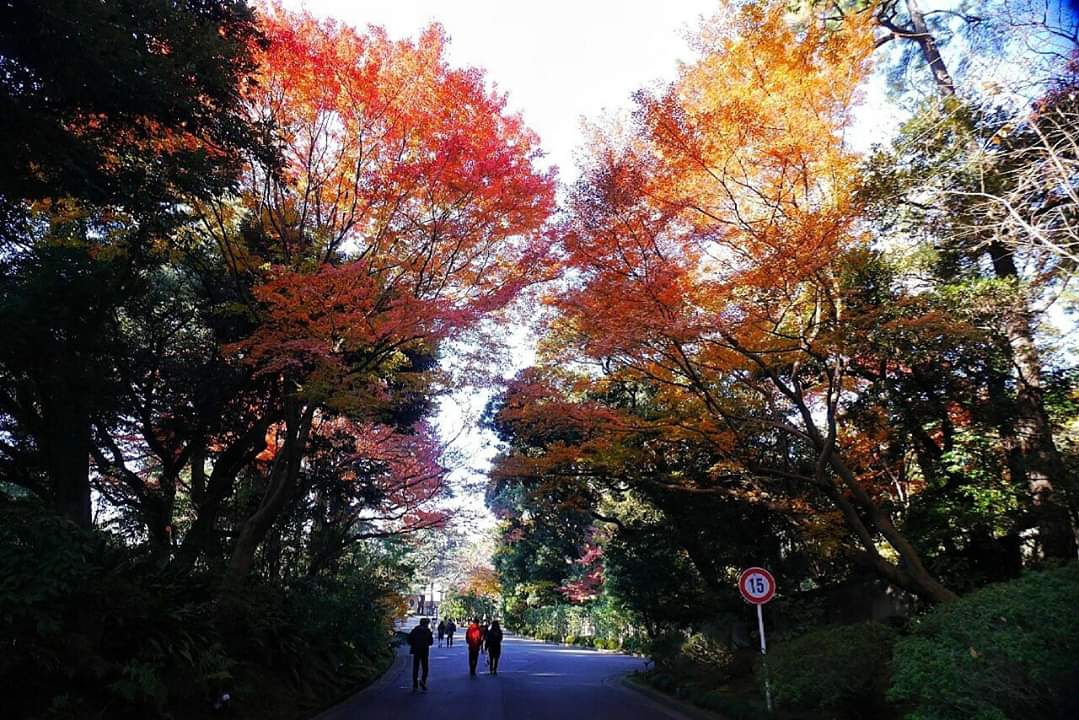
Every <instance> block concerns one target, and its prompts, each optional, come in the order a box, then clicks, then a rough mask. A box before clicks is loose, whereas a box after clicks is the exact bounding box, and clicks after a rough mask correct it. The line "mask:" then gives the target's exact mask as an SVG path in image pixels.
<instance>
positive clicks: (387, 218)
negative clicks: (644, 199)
mask: <svg viewBox="0 0 1079 720" xmlns="http://www.w3.org/2000/svg"><path fill="white" fill-rule="evenodd" d="M261 28H262V32H263V35H264V38H265V44H264V46H261V47H260V48H259V49H258V53H257V56H258V61H259V69H258V73H257V76H256V79H257V82H256V83H255V84H254V85H253V86H252V88H250V89H249V91H248V94H247V98H246V101H247V106H248V112H249V114H250V117H251V118H252V120H253V121H254V122H255V123H257V124H259V125H261V126H263V127H266V128H267V132H269V133H271V135H272V143H271V144H273V145H274V146H276V147H277V148H278V150H279V158H277V159H276V161H275V160H274V159H266V158H257V157H252V158H250V161H249V162H248V164H247V166H246V170H245V173H244V176H243V180H242V183H241V188H240V193H239V194H238V196H237V197H233V198H216V199H214V200H211V201H206V202H202V203H200V204H199V205H198V210H199V212H200V216H201V229H202V233H203V237H205V238H206V239H208V240H210V241H212V242H214V243H216V244H217V246H218V248H219V249H220V252H221V255H222V257H223V258H224V259H225V261H226V263H227V264H228V270H229V272H230V274H231V275H232V276H233V277H234V278H235V279H236V280H237V282H238V283H240V284H249V285H250V286H251V290H250V292H249V293H248V294H247V296H248V298H249V300H248V312H249V314H250V316H251V318H252V321H253V327H252V331H251V332H250V333H249V335H248V336H247V337H246V338H244V339H243V340H241V341H239V342H235V343H232V344H231V345H229V346H228V347H226V348H225V350H226V352H228V353H230V354H232V356H233V357H235V358H236V359H237V360H238V361H239V362H240V363H241V364H242V365H243V366H244V367H246V368H248V370H249V372H250V373H252V376H253V377H255V378H260V379H262V381H264V382H266V381H269V382H271V383H272V384H274V386H275V387H277V388H278V392H277V393H276V397H277V398H278V401H277V402H276V403H275V404H274V406H273V408H272V410H271V412H273V413H274V414H275V417H273V419H272V423H274V424H275V425H274V427H275V428H276V431H275V435H276V448H275V450H274V452H273V457H272V461H270V462H267V463H264V468H263V472H264V474H265V475H266V477H267V483H268V489H267V490H266V491H265V493H264V495H263V503H262V505H261V506H260V508H259V510H258V511H257V512H256V513H255V514H254V515H253V516H252V517H251V518H249V520H248V522H247V523H245V525H244V527H243V528H242V529H241V531H240V535H239V538H238V540H237V545H236V548H237V549H236V550H235V551H234V562H233V570H234V574H235V575H237V576H242V575H244V574H245V573H246V571H247V567H248V566H249V565H250V561H251V558H252V557H253V552H254V548H255V547H256V546H257V543H258V540H259V538H260V537H262V536H263V535H264V534H265V533H266V531H267V530H268V528H269V524H270V523H272V522H273V519H274V518H275V517H276V516H277V515H278V514H279V512H280V510H281V508H282V506H283V503H285V502H286V500H287V499H288V498H289V497H291V496H293V495H294V493H295V491H296V489H297V487H298V483H299V474H300V473H299V470H300V458H302V457H303V456H304V454H305V452H306V450H307V448H308V445H309V442H310V441H311V438H312V433H313V432H315V431H316V429H317V428H318V427H319V426H320V425H323V424H326V423H332V422H336V420H335V418H337V417H344V418H347V419H348V420H349V421H350V422H352V423H353V424H354V427H355V428H356V429H357V432H361V430H359V429H360V428H364V427H369V424H370V423H375V426H377V427H379V428H384V429H390V430H392V432H395V433H397V434H398V435H399V436H400V437H398V438H396V439H392V440H391V439H390V438H383V439H384V440H385V443H386V444H383V445H382V447H383V448H384V447H387V446H395V447H398V448H403V447H406V446H408V445H409V443H410V442H411V440H409V438H410V437H412V436H416V435H417V432H418V431H417V427H418V426H417V425H416V424H415V423H414V422H404V423H402V422H400V421H393V420H389V419H391V418H392V417H393V416H395V414H400V407H401V406H402V403H403V404H405V405H409V404H415V402H416V401H415V398H416V397H418V396H430V395H431V394H432V393H437V392H438V391H439V377H440V374H439V370H438V366H437V358H438V355H439V348H440V347H441V346H442V345H443V344H444V343H446V342H448V341H468V342H471V343H473V344H474V345H476V346H478V347H482V348H487V347H488V346H493V345H494V344H495V339H494V338H493V337H492V336H491V335H490V334H489V332H487V331H488V330H489V329H490V326H491V323H489V322H485V321H487V320H489V319H490V318H492V317H493V316H494V315H496V314H497V313H500V312H502V311H504V310H505V309H506V308H507V307H508V306H509V304H510V303H511V302H512V301H513V300H514V299H515V298H516V297H517V296H518V295H519V294H520V293H521V292H522V291H523V290H524V289H525V288H527V287H529V286H530V285H531V284H533V283H535V282H537V281H539V280H542V279H545V278H546V277H547V276H548V274H549V272H548V269H549V267H550V261H549V254H550V246H551V238H550V236H549V234H548V232H547V230H546V222H547V219H548V217H549V215H550V214H551V213H552V211H553V207H554V187H555V181H554V174H553V170H552V171H544V170H540V169H537V165H536V163H537V161H538V160H539V158H540V151H539V149H538V140H537V138H536V137H535V135H534V134H533V133H531V131H529V130H528V129H527V128H526V127H525V126H524V125H523V123H522V121H521V119H520V118H519V117H518V116H516V115H512V114H509V113H508V112H506V108H505V98H504V96H502V95H500V94H498V93H495V92H493V91H491V90H490V89H488V86H487V83H486V80H485V78H484V76H483V74H482V72H480V71H478V70H475V69H455V68H451V67H450V66H449V65H448V63H447V62H446V60H445V45H446V36H445V34H444V33H443V31H442V30H441V28H439V27H437V26H432V27H430V28H428V29H427V30H425V31H424V32H423V33H421V34H420V36H419V37H418V38H417V39H416V40H415V41H409V40H392V39H390V38H389V37H388V36H387V34H386V33H385V32H384V31H383V30H381V29H379V28H370V29H369V30H368V31H367V32H359V31H357V30H355V29H354V28H351V27H348V26H345V25H341V24H338V23H336V22H333V21H320V20H316V19H315V18H313V17H311V16H310V15H308V14H306V13H301V14H295V13H290V12H288V11H285V10H284V9H282V8H281V7H280V6H276V5H270V6H268V7H267V8H265V10H264V13H263V17H262V24H261ZM479 364H480V365H482V364H483V362H482V358H480V363H479ZM363 432H367V431H363ZM381 432H382V430H379V433H381ZM377 434H378V433H376V435H377ZM420 434H421V435H422V434H423V433H420ZM420 455H422V456H423V457H426V458H427V459H428V460H430V461H431V462H430V464H429V466H428V467H427V468H426V469H425V470H418V469H417V468H415V467H408V468H405V467H404V465H402V464H401V463H400V462H398V461H396V460H392V458H391V459H387V460H386V467H387V468H388V470H389V471H390V473H391V474H393V473H398V474H400V477H398V478H397V489H396V490H395V491H393V492H387V493H386V494H385V496H384V497H385V499H387V500H389V499H391V498H396V507H398V508H408V512H407V513H405V514H402V515H399V516H397V517H398V519H399V520H400V519H404V517H405V515H407V516H408V517H410V518H412V519H413V520H416V522H409V523H406V524H405V526H406V527H416V526H427V525H430V524H432V523H434V522H436V521H437V519H436V518H433V517H428V516H423V515H422V513H421V508H420V505H421V504H422V503H417V502H416V501H415V498H413V497H411V493H410V491H408V492H406V491H405V490H406V489H408V488H413V487H415V486H414V485H413V484H411V483H410V481H409V480H408V478H409V477H413V476H417V475H418V476H424V477H428V476H429V477H435V476H438V477H441V471H440V468H438V467H437V463H436V462H435V458H434V457H433V456H431V455H430V454H429V453H420ZM438 486H440V485H439V484H438V483H436V484H435V487H438ZM424 487H427V485H424ZM420 495H421V496H423V497H425V498H430V497H431V495H432V494H431V493H428V492H426V491H425V492H423V493H420ZM382 513H383V515H384V516H385V515H387V514H388V515H390V516H395V515H396V513H395V511H393V510H391V509H390V508H388V507H384V508H383V509H382ZM417 518H418V520H417Z"/></svg>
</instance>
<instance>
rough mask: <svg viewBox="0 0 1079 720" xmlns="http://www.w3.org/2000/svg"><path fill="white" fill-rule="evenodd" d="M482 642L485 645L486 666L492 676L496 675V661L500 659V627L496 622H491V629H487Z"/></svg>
mask: <svg viewBox="0 0 1079 720" xmlns="http://www.w3.org/2000/svg"><path fill="white" fill-rule="evenodd" d="M484 640H485V642H486V643H487V666H488V667H489V668H490V670H491V674H492V675H497V674H498V661H499V659H501V657H502V627H501V626H500V625H499V624H498V621H497V620H495V621H494V622H492V623H491V627H490V628H488V629H487V635H486V636H485V638H484Z"/></svg>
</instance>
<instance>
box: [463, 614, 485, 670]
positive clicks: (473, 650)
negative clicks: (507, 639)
mask: <svg viewBox="0 0 1079 720" xmlns="http://www.w3.org/2000/svg"><path fill="white" fill-rule="evenodd" d="M465 642H466V643H468V674H469V675H475V674H476V664H477V663H478V662H479V661H480V646H481V645H483V630H481V629H480V621H479V619H478V618H477V619H473V620H472V624H471V625H469V626H468V630H467V631H466V632H465Z"/></svg>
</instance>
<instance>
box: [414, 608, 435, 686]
mask: <svg viewBox="0 0 1079 720" xmlns="http://www.w3.org/2000/svg"><path fill="white" fill-rule="evenodd" d="M430 624H431V621H430V620H428V619H427V618H420V624H419V625H417V626H416V627H414V628H412V632H410V633H409V634H408V652H409V654H411V655H412V692H416V688H417V687H418V688H420V689H422V690H423V691H424V692H427V672H428V670H430V667H431V646H432V645H434V644H435V639H434V637H433V636H432V635H431V628H430ZM421 667H422V668H423V677H419V674H420V668H421ZM417 678H419V683H417V682H416V680H417Z"/></svg>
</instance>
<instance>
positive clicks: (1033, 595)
mask: <svg viewBox="0 0 1079 720" xmlns="http://www.w3.org/2000/svg"><path fill="white" fill-rule="evenodd" d="M1077 670H1079V564H1076V563H1071V564H1069V565H1067V566H1065V567H1062V568H1058V569H1054V570H1046V571H1042V572H1032V573H1028V574H1026V575H1024V576H1023V577H1021V578H1019V579H1016V580H1012V581H1009V582H1005V583H999V584H996V585H990V586H988V587H985V588H983V589H981V590H978V591H976V592H973V593H971V594H970V595H967V596H965V597H963V598H960V599H959V600H956V601H954V602H951V603H948V604H946V605H943V606H940V607H937V608H934V609H933V610H932V611H931V612H929V613H928V614H927V615H925V616H924V617H923V618H921V619H920V620H919V621H918V622H917V624H916V625H915V627H914V629H913V633H912V634H911V635H910V636H909V637H905V638H903V639H901V640H900V641H899V642H898V643H897V644H896V647H895V659H894V675H893V682H892V687H891V689H890V690H889V692H888V699H889V700H891V701H893V702H895V703H899V704H900V706H901V707H902V708H903V709H904V710H905V711H906V712H907V713H908V714H907V715H906V717H907V718H909V719H910V720H953V719H954V720H961V719H962V720H968V719H969V718H976V719H977V720H1005V719H1010V720H1022V719H1025V718H1034V717H1058V716H1059V717H1065V715H1064V714H1059V715H1058V714H1057V713H1058V709H1057V705H1058V703H1061V702H1063V701H1064V700H1065V697H1064V696H1065V695H1066V694H1067V693H1068V692H1072V693H1074V692H1077V691H1079V690H1077V689H1076V688H1074V687H1072V688H1071V689H1070V690H1069V689H1068V688H1067V685H1068V684H1069V678H1074V676H1075V673H1076V672H1077Z"/></svg>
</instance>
